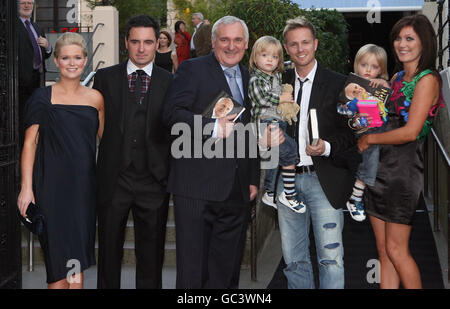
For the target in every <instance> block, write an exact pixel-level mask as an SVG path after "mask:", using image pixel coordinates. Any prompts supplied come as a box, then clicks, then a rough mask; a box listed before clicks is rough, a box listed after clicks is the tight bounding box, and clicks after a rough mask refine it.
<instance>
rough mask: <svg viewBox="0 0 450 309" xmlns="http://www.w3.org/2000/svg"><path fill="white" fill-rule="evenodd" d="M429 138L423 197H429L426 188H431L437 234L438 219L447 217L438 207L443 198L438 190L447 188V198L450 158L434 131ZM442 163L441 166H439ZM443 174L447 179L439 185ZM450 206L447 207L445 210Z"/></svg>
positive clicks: (449, 182) (438, 229)
mask: <svg viewBox="0 0 450 309" xmlns="http://www.w3.org/2000/svg"><path fill="white" fill-rule="evenodd" d="M429 137H431V138H432V142H431V144H432V147H428V152H431V162H428V163H427V164H426V165H425V166H427V167H428V169H430V170H427V171H426V176H425V195H426V196H427V197H430V196H429V190H428V188H429V187H431V188H432V195H433V196H432V200H433V223H434V224H433V230H434V231H435V232H438V231H440V230H441V223H440V220H439V219H440V217H441V215H443V216H445V217H447V214H441V211H440V205H441V203H442V202H443V196H442V195H441V194H440V190H439V189H440V188H441V186H442V185H443V187H447V193H446V194H447V196H448V194H449V191H448V187H449V184H450V171H449V167H450V157H449V156H448V154H447V152H446V150H445V148H444V145H443V143H442V142H441V140H440V139H439V137H438V136H437V134H436V131H435V130H434V129H431V134H430V135H429ZM430 148H431V149H430ZM427 160H430V157H429V156H427ZM440 162H442V163H441V164H439V163H440ZM442 167H444V168H442ZM430 172H431V174H432V177H430ZM445 173H446V174H447V179H446V180H444V184H441V182H440V180H441V178H442V176H445ZM445 182H447V185H446V186H445ZM448 203H449V200H448V199H447V204H448ZM449 206H450V205H447V209H448V207H449Z"/></svg>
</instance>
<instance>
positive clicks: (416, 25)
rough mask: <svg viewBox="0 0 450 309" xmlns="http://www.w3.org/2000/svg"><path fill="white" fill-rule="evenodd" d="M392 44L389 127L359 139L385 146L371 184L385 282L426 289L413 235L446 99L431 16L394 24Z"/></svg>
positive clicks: (369, 206)
mask: <svg viewBox="0 0 450 309" xmlns="http://www.w3.org/2000/svg"><path fill="white" fill-rule="evenodd" d="M391 44H392V47H393V51H394V52H395V58H396V60H397V64H398V65H399V66H400V67H401V68H402V70H401V71H400V72H398V73H397V74H395V75H394V77H393V78H392V80H391V84H392V89H393V94H392V95H391V97H390V100H389V102H388V103H387V104H386V106H387V108H388V110H389V114H388V121H387V123H386V132H384V133H379V134H368V135H365V136H363V137H361V138H360V139H359V141H358V147H359V149H360V151H364V150H366V149H367V148H368V147H369V146H370V145H380V162H379V166H378V172H377V178H376V181H375V185H374V186H368V187H367V194H365V205H366V212H367V213H368V214H369V216H370V222H371V224H372V227H373V230H374V232H375V238H376V241H377V249H378V254H379V261H380V274H381V276H380V277H381V282H380V287H381V288H391V289H392V288H399V286H400V283H401V284H402V285H403V287H404V288H421V287H422V283H421V278H420V272H419V269H418V267H417V264H416V262H415V261H414V259H413V257H412V256H411V253H410V251H409V237H410V234H411V228H412V221H413V217H414V214H415V212H416V209H417V207H418V204H419V196H420V193H421V191H422V189H423V156H424V153H423V147H424V138H425V136H426V135H427V133H428V132H429V131H430V129H431V127H432V125H433V120H434V117H435V116H436V114H437V111H438V108H439V107H440V106H441V102H442V93H441V86H442V82H441V78H440V75H439V73H438V72H437V71H436V70H435V60H436V54H437V53H436V50H437V49H436V34H435V32H434V30H433V26H432V25H431V23H430V21H429V20H428V18H427V17H426V16H424V15H413V16H406V17H403V18H402V19H401V20H399V21H398V22H397V23H396V24H395V25H394V27H393V29H392V31H391Z"/></svg>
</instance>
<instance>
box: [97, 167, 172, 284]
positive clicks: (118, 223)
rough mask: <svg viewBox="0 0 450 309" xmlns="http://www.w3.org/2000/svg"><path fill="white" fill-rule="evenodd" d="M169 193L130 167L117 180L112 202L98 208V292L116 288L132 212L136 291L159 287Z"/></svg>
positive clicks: (147, 176) (145, 175)
mask: <svg viewBox="0 0 450 309" xmlns="http://www.w3.org/2000/svg"><path fill="white" fill-rule="evenodd" d="M168 207H169V194H167V193H166V187H163V186H161V185H159V184H158V183H156V182H155V181H154V180H153V179H152V177H151V176H150V175H149V174H138V173H137V171H136V170H135V169H134V168H133V167H132V165H131V166H130V167H129V168H128V169H127V170H126V171H125V172H123V173H121V174H120V175H119V177H118V181H117V185H116V189H115V192H114V194H113V196H112V197H111V200H110V201H109V202H107V203H105V204H103V205H100V206H99V209H98V244H99V256H98V279H97V280H98V282H97V287H98V288H100V289H102V288H103V289H119V288H120V277H121V266H122V257H123V245H124V238H125V227H126V224H127V220H128V215H129V212H130V209H131V211H132V213H133V221H134V239H135V254H136V288H138V289H158V288H161V287H162V267H163V259H164V243H165V238H166V224H167V212H168Z"/></svg>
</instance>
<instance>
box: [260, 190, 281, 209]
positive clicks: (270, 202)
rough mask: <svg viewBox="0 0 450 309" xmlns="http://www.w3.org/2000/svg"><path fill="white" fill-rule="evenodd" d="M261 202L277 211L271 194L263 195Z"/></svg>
mask: <svg viewBox="0 0 450 309" xmlns="http://www.w3.org/2000/svg"><path fill="white" fill-rule="evenodd" d="M261 200H262V202H263V203H264V204H266V205H269V206H272V207H273V208H275V209H277V203H276V202H274V198H273V193H272V196H270V195H269V193H268V192H266V193H264V195H263V197H262V199H261Z"/></svg>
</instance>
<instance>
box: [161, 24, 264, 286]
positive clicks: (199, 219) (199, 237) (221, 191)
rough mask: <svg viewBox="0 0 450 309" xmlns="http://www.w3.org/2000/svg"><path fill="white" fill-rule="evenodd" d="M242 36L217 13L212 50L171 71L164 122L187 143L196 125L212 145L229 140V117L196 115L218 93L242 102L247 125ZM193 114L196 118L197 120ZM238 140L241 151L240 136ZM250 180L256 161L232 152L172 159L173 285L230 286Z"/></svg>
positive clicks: (242, 27) (235, 276)
mask: <svg viewBox="0 0 450 309" xmlns="http://www.w3.org/2000/svg"><path fill="white" fill-rule="evenodd" d="M248 38H249V36H248V29H247V26H246V24H245V23H244V21H242V20H240V19H238V18H236V17H233V16H225V17H222V18H221V19H219V20H218V21H217V22H216V23H215V24H214V26H213V28H212V38H211V40H212V45H213V48H214V52H213V53H211V54H209V55H206V56H203V57H199V58H195V59H189V60H186V61H184V62H183V63H182V64H181V65H180V67H179V68H178V70H177V72H176V74H175V77H174V82H173V84H172V87H171V90H170V91H169V93H170V94H169V97H168V101H167V104H166V108H165V112H164V116H165V122H166V123H167V124H168V125H169V126H170V127H173V126H175V125H177V124H183V125H185V126H186V125H187V126H189V128H190V129H191V132H194V136H192V135H190V134H186V135H187V136H184V137H185V138H186V139H188V140H191V137H193V144H194V143H195V142H196V141H200V143H202V141H203V139H202V136H195V132H196V131H197V129H196V125H199V126H200V127H199V128H200V130H201V129H202V128H203V126H206V125H207V124H213V125H214V126H215V128H216V130H215V131H216V133H213V134H212V135H211V136H215V137H217V138H219V141H220V139H221V141H220V142H224V141H225V140H227V141H229V140H230V139H235V138H236V133H235V132H234V131H233V122H232V120H233V118H234V117H236V114H234V115H228V116H224V117H223V118H220V119H212V118H208V117H201V116H197V115H201V114H202V113H203V111H204V110H206V109H207V108H208V106H209V105H210V104H211V103H212V101H213V100H214V98H215V97H216V96H217V95H218V94H219V93H220V92H221V91H224V92H226V93H228V94H229V95H231V96H232V97H233V98H234V99H235V100H236V101H237V102H239V104H241V105H243V106H244V107H246V111H245V112H244V113H243V114H242V117H241V118H240V119H238V120H237V121H238V122H242V123H243V124H247V123H249V122H250V102H249V99H248V96H247V93H248V83H249V78H250V76H249V72H248V70H247V69H246V68H245V67H244V66H242V65H241V64H240V61H241V60H242V57H243V56H244V53H245V50H246V49H247V47H248ZM196 117H199V118H200V121H197V122H199V123H197V122H196V119H199V118H196ZM180 138H183V136H181V137H180ZM235 140H236V139H235ZM207 141H208V140H206V141H205V144H206V142H207ZM238 142H241V143H242V144H240V145H241V146H246V147H247V149H248V146H249V144H248V143H247V140H241V141H239V140H238ZM224 143H225V142H224ZM205 144H202V145H205ZM227 145H228V144H227ZM235 145H237V142H236V143H235ZM255 147H256V144H255ZM194 148H195V147H194ZM230 148H231V147H230ZM235 149H236V148H231V151H233V150H235ZM190 150H191V149H189V151H190ZM227 150H229V149H228V148H227ZM194 152H195V149H194ZM173 154H174V153H173ZM227 155H228V153H227ZM174 157H176V156H175V155H174ZM258 185H259V160H258V158H251V157H250V156H242V157H237V156H236V152H234V153H232V155H231V156H229V157H228V156H227V157H220V156H215V157H213V158H211V157H208V156H206V155H205V154H204V153H202V154H200V155H199V156H197V155H194V156H193V157H192V156H185V157H181V158H177V159H174V160H173V161H172V165H171V170H170V176H169V184H168V191H169V192H170V193H172V194H173V196H174V207H175V208H174V209H175V225H176V238H177V283H176V287H177V288H182V289H184V288H187V289H192V288H197V289H198V288H237V287H238V283H239V271H240V266H241V261H242V255H243V250H244V246H245V239H246V237H245V236H246V231H247V226H248V222H249V217H250V201H252V200H253V199H254V198H255V197H256V195H257V193H258Z"/></svg>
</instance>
